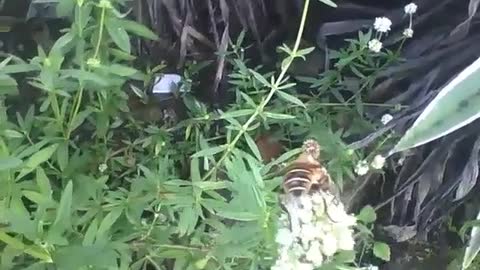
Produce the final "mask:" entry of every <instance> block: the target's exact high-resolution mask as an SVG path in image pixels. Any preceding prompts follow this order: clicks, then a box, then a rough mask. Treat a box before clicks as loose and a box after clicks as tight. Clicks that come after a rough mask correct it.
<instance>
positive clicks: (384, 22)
mask: <svg viewBox="0 0 480 270" xmlns="http://www.w3.org/2000/svg"><path fill="white" fill-rule="evenodd" d="M391 26H392V21H391V20H390V19H389V18H387V17H377V18H375V22H374V23H373V28H374V29H375V30H377V31H378V32H381V33H387V32H388V31H390V27H391Z"/></svg>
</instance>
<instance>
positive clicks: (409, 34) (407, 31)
mask: <svg viewBox="0 0 480 270" xmlns="http://www.w3.org/2000/svg"><path fill="white" fill-rule="evenodd" d="M403 36H404V37H406V38H411V37H413V29H412V28H405V30H403Z"/></svg>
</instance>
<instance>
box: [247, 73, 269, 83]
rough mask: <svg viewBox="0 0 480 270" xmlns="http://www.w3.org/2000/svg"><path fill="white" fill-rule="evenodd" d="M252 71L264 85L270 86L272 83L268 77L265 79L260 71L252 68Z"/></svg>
mask: <svg viewBox="0 0 480 270" xmlns="http://www.w3.org/2000/svg"><path fill="white" fill-rule="evenodd" d="M250 73H252V74H253V77H255V79H257V80H258V81H259V82H261V83H262V84H263V85H264V86H270V83H269V82H268V81H267V79H265V77H263V76H262V75H261V74H260V73H258V72H256V71H255V70H253V69H250Z"/></svg>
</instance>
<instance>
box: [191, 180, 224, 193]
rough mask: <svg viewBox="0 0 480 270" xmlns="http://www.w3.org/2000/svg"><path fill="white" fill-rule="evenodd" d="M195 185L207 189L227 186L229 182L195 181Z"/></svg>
mask: <svg viewBox="0 0 480 270" xmlns="http://www.w3.org/2000/svg"><path fill="white" fill-rule="evenodd" d="M194 186H196V187H198V188H200V189H201V190H203V191H206V190H217V189H224V188H227V187H228V183H227V182H226V181H203V182H196V183H194Z"/></svg>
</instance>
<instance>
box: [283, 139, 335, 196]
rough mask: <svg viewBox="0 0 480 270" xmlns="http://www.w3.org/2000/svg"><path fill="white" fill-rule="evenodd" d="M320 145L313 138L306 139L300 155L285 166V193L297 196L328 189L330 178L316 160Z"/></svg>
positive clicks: (330, 184) (330, 182)
mask: <svg viewBox="0 0 480 270" xmlns="http://www.w3.org/2000/svg"><path fill="white" fill-rule="evenodd" d="M319 157H320V145H319V144H318V143H317V142H316V141H314V140H311V139H309V140H306V141H305V142H304V143H303V149H302V153H301V154H300V156H299V157H298V158H297V159H296V160H295V161H293V162H292V163H291V164H290V165H289V166H288V167H287V168H286V172H285V176H284V178H283V190H284V192H285V193H286V194H292V195H294V196H295V197H298V196H300V195H302V194H312V193H314V192H318V191H330V187H331V186H332V180H331V178H330V175H329V174H328V172H327V170H326V169H325V167H323V165H322V164H321V163H320V162H319V161H318V159H319Z"/></svg>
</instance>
